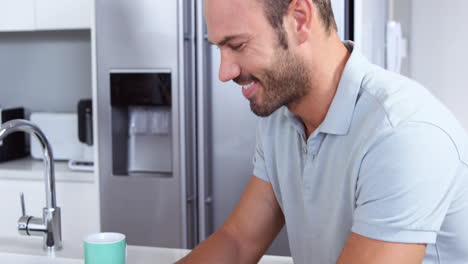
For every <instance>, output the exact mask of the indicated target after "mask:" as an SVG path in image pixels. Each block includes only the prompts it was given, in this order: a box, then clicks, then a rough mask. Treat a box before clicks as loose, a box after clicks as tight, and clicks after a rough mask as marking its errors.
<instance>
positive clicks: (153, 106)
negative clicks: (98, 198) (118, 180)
mask: <svg viewBox="0 0 468 264" xmlns="http://www.w3.org/2000/svg"><path fill="white" fill-rule="evenodd" d="M110 88H111V89H110V90H111V106H112V119H111V120H112V170H113V175H118V176H129V175H166V176H170V175H171V173H172V117H171V74H170V73H169V72H156V71H155V72H111V73H110Z"/></svg>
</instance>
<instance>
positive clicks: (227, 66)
mask: <svg viewBox="0 0 468 264" xmlns="http://www.w3.org/2000/svg"><path fill="white" fill-rule="evenodd" d="M239 74H240V67H239V65H238V64H236V63H234V61H232V59H231V58H229V57H228V56H227V55H223V54H221V64H220V65H219V80H220V81H222V82H227V81H230V80H232V79H234V78H236V77H237V76H239Z"/></svg>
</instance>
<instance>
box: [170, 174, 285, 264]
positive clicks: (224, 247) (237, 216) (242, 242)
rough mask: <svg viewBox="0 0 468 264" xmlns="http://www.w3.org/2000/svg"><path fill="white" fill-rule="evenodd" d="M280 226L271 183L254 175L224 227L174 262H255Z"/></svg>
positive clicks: (282, 221) (279, 215)
mask: <svg viewBox="0 0 468 264" xmlns="http://www.w3.org/2000/svg"><path fill="white" fill-rule="evenodd" d="M283 226H284V215H283V212H282V211H281V208H280V207H279V205H278V202H277V200H276V197H275V195H274V192H273V188H272V186H271V184H270V183H268V182H265V181H263V180H261V179H259V178H257V177H255V176H253V177H252V179H251V180H250V182H249V183H248V185H247V187H246V189H245V191H244V193H243V194H242V197H241V199H240V201H239V203H238V204H237V206H236V208H234V211H233V212H232V214H231V215H230V216H229V218H228V219H227V220H226V222H225V223H224V224H223V226H222V227H221V228H220V229H219V230H218V231H216V232H215V233H214V234H213V235H211V236H210V237H209V238H208V239H207V240H205V241H204V242H203V243H201V244H200V245H199V246H197V247H196V248H195V249H194V250H193V251H192V252H191V253H190V254H189V255H188V256H187V257H185V258H183V259H182V260H180V262H177V263H204V264H210V263H216V264H219V263H223V264H228V263H235V264H238V263H257V262H258V261H259V260H260V258H261V257H262V255H263V254H264V253H265V251H266V250H267V249H268V247H269V246H270V244H271V242H272V241H273V239H275V237H276V236H277V235H278V233H279V231H280V230H281V228H282V227H283Z"/></svg>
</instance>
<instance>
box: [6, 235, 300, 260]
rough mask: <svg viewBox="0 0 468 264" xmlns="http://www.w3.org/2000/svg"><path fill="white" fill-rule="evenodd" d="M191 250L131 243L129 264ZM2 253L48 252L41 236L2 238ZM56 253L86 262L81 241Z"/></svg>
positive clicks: (66, 244) (171, 257) (174, 257)
mask: <svg viewBox="0 0 468 264" xmlns="http://www.w3.org/2000/svg"><path fill="white" fill-rule="evenodd" d="M189 252H190V250H186V249H171V248H157V247H143V246H132V245H129V246H128V258H127V264H146V263H148V264H149V263H157V264H165V263H174V262H175V261H176V260H178V259H180V258H182V257H183V256H185V255H186V254H188V253H189ZM0 253H11V254H19V255H34V256H47V253H46V252H44V251H43V250H42V238H40V237H21V238H0ZM55 255H56V256H55V257H56V258H66V259H75V260H76V261H77V262H76V263H84V261H83V246H82V242H81V241H66V240H65V241H64V242H63V249H62V250H61V251H58V252H57V253H56V254H55ZM0 258H1V256H0ZM259 263H261V264H290V263H293V261H292V258H290V257H278V256H264V257H263V258H262V259H261V260H260V262H259Z"/></svg>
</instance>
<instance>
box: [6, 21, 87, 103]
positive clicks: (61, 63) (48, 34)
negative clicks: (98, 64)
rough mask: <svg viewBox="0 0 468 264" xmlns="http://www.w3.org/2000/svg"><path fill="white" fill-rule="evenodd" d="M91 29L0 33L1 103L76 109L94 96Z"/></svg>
mask: <svg viewBox="0 0 468 264" xmlns="http://www.w3.org/2000/svg"><path fill="white" fill-rule="evenodd" d="M90 65H91V45H90V30H67V31H32V32H1V33H0V69H1V70H0V80H1V83H0V105H6V106H17V105H22V106H26V107H28V109H30V110H32V111H56V112H74V111H76V104H77V102H78V100H79V99H82V98H91V91H92V89H91V67H90Z"/></svg>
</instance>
